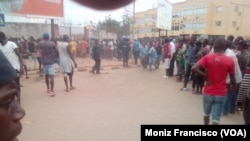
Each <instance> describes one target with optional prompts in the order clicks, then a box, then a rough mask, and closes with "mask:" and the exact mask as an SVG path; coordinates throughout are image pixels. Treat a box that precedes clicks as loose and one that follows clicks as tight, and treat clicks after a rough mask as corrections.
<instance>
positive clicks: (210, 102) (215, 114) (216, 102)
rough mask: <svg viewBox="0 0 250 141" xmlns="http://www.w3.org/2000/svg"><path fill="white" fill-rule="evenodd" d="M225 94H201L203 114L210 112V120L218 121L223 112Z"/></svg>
mask: <svg viewBox="0 0 250 141" xmlns="http://www.w3.org/2000/svg"><path fill="white" fill-rule="evenodd" d="M225 100H226V96H211V95H207V94H203V110H204V114H205V116H210V114H211V113H212V122H214V123H219V122H220V117H221V114H222V112H223V108H224V103H225Z"/></svg>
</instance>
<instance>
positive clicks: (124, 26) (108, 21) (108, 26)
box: [97, 11, 130, 38]
mask: <svg viewBox="0 0 250 141" xmlns="http://www.w3.org/2000/svg"><path fill="white" fill-rule="evenodd" d="M129 17H130V15H129V13H128V12H126V11H125V12H124V14H123V16H122V20H121V21H117V20H115V19H112V17H111V15H109V16H106V17H105V20H104V21H100V22H99V23H98V24H97V29H98V30H105V31H107V32H113V33H116V34H117V35H118V38H121V37H122V36H128V35H129Z"/></svg>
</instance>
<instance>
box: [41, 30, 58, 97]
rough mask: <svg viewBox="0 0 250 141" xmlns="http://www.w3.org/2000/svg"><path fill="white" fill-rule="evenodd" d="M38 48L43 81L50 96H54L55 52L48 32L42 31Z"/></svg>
mask: <svg viewBox="0 0 250 141" xmlns="http://www.w3.org/2000/svg"><path fill="white" fill-rule="evenodd" d="M38 48H40V49H41V52H42V58H41V59H42V60H41V61H42V65H43V72H44V74H45V82H46V86H47V92H48V94H50V96H55V93H54V74H55V53H56V44H55V43H54V42H52V41H50V40H49V34H48V33H47V32H45V33H43V40H42V41H40V42H39V43H38Z"/></svg>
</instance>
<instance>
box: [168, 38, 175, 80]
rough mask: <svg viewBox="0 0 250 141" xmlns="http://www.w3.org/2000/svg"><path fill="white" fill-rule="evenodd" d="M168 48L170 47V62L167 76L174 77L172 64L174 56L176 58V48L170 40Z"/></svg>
mask: <svg viewBox="0 0 250 141" xmlns="http://www.w3.org/2000/svg"><path fill="white" fill-rule="evenodd" d="M170 47H171V61H170V66H169V76H173V75H174V62H175V56H176V46H175V43H174V41H173V40H172V39H171V42H170Z"/></svg>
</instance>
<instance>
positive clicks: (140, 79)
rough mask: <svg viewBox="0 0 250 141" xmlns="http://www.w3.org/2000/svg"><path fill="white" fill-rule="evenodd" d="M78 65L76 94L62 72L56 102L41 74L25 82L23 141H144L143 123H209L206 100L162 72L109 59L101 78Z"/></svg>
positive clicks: (233, 119) (84, 62) (232, 119)
mask: <svg viewBox="0 0 250 141" xmlns="http://www.w3.org/2000/svg"><path fill="white" fill-rule="evenodd" d="M77 62H78V64H79V69H75V75H74V86H75V87H76V89H75V90H72V91H70V92H68V93H67V92H65V91H64V89H65V85H64V82H63V78H62V76H61V75H60V74H59V73H56V77H55V92H56V96H55V97H49V95H48V94H47V93H46V87H45V81H44V78H43V77H39V76H38V74H35V73H33V74H32V72H31V74H30V79H24V78H22V79H21V83H22V85H23V86H24V87H22V106H23V107H24V108H25V110H26V116H25V118H24V119H23V120H22V123H23V132H22V133H21V135H20V136H19V139H20V140H21V141H139V140H140V125H141V124H192V125H193V124H203V112H202V96H201V95H194V94H191V92H190V91H185V92H183V91H179V89H180V87H181V86H182V83H177V82H176V81H175V78H169V79H164V78H162V76H163V74H164V69H162V68H160V69H158V70H153V71H147V70H143V69H142V68H140V67H137V66H134V65H132V64H130V66H131V67H129V68H122V67H121V62H118V61H114V60H113V61H107V60H103V61H102V65H103V67H102V68H103V70H102V71H101V72H102V74H100V75H95V74H91V73H89V72H88V71H89V69H90V66H92V65H93V61H92V60H90V59H79V58H78V60H77ZM84 66H85V67H84ZM86 66H88V67H86ZM221 124H243V120H242V115H237V114H235V115H232V114H230V115H228V116H226V117H222V119H221Z"/></svg>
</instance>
